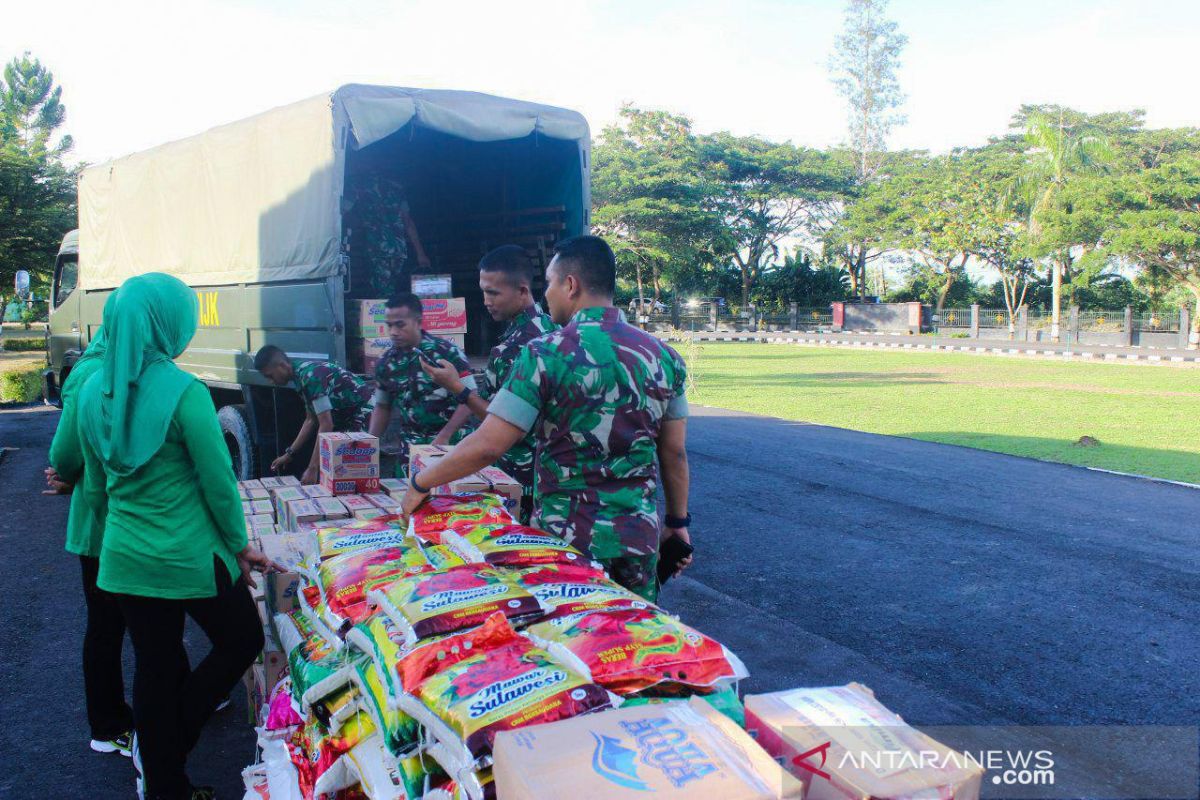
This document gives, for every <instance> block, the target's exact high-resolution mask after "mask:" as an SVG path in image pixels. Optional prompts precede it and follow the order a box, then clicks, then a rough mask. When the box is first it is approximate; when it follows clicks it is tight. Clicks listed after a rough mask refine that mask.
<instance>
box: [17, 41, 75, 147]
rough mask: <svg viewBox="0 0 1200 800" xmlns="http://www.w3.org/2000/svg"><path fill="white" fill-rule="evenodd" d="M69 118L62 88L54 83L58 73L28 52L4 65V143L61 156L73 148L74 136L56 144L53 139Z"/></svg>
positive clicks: (63, 138) (66, 137) (65, 137)
mask: <svg viewBox="0 0 1200 800" xmlns="http://www.w3.org/2000/svg"><path fill="white" fill-rule="evenodd" d="M66 117H67V109H66V107H65V106H64V105H63V104H62V87H61V86H55V85H54V75H53V73H51V72H50V70H48V69H46V68H45V67H44V66H42V63H41V62H40V61H38V60H37V59H36V58H30V57H29V53H28V52H26V53H25V54H24V55H22V56H21V57H20V58H14V59H13V60H12V61H10V62H9V63H8V64H7V65H6V66H5V67H4V81H3V82H2V83H0V120H2V123H0V143H3V144H5V145H8V144H15V145H16V147H17V148H18V149H20V150H22V151H24V152H26V153H30V154H31V155H41V154H49V155H50V156H52V157H54V158H57V157H61V156H62V155H63V154H65V153H66V152H67V151H69V150H70V149H71V145H72V141H71V137H70V136H64V137H62V139H60V140H59V141H58V143H57V144H55V145H54V146H53V147H51V146H50V139H51V137H52V136H53V135H54V131H55V130H57V129H58V128H59V127H60V126H61V125H62V124H63V122H64V121H65V120H66Z"/></svg>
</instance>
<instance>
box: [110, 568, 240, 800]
mask: <svg viewBox="0 0 1200 800" xmlns="http://www.w3.org/2000/svg"><path fill="white" fill-rule="evenodd" d="M213 568H214V571H215V572H216V574H217V587H216V589H217V594H216V595H215V596H214V597H205V598H202V599H197V600H167V599H163V598H159V597H141V596H136V595H128V594H123V595H118V598H119V600H120V603H121V610H122V611H123V612H124V613H125V623H126V625H128V626H129V638H130V639H131V640H132V641H133V652H134V656H135V659H136V662H137V665H136V669H135V672H134V676H133V716H134V721H135V722H136V726H137V732H138V749H139V751H140V753H141V757H142V768H143V771H144V776H145V781H146V796H147V797H153V798H164V800H174V799H175V798H181V797H182V798H186V797H189V796H190V793H191V782H190V781H189V780H188V777H187V772H186V770H185V764H186V762H187V756H188V753H190V752H191V750H192V748H193V747H195V746H196V741H197V740H198V739H199V738H200V731H201V729H203V727H204V723H205V722H207V721H208V718H209V717H210V716H211V715H212V713H213V709H215V708H216V707H217V704H218V703H220V702H221V701H222V700H224V699H225V698H226V697H227V696H228V695H229V692H230V691H231V690H232V689H233V687H234V685H235V684H236V683H237V682H238V680H240V679H241V677H242V675H243V674H245V672H246V669H247V668H248V667H249V666H250V664H251V663H252V662H253V661H254V659H255V658H256V657H257V656H258V654H259V652H260V651H261V650H262V648H263V630H262V623H261V622H260V621H259V618H258V609H257V607H256V606H255V604H254V598H252V597H251V596H250V590H249V589H248V588H247V587H246V585H245V583H243V582H242V581H241V580H239V581H238V582H236V583H233V582H232V581H231V580H230V577H229V573H228V570H226V569H225V565H224V564H223V563H222V562H221V561H219V560H217V559H214V564H213ZM185 616H188V617H191V618H192V619H193V620H195V621H196V624H197V625H199V626H200V629H201V630H203V631H204V633H205V635H206V636H208V639H209V641H210V642H211V643H212V650H210V651H209V653H208V655H207V656H205V658H204V660H203V661H201V662H200V663H199V664H198V665H197V666H196V668H195V669H188V667H187V666H186V665H187V653H186V651H185V650H184V646H183V624H184V617H185Z"/></svg>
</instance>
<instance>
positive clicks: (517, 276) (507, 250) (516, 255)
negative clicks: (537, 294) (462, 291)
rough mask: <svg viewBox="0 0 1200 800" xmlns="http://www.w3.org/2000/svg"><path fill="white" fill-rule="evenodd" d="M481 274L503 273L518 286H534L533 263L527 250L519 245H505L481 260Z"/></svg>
mask: <svg viewBox="0 0 1200 800" xmlns="http://www.w3.org/2000/svg"><path fill="white" fill-rule="evenodd" d="M479 271H480V272H503V273H504V275H505V276H507V278H508V279H509V280H510V281H511V282H512V283H513V284H514V285H516V286H521V285H524V286H532V285H533V262H532V261H530V259H529V254H528V253H526V252H525V248H524V247H521V246H520V245H518V244H505V245H501V246H500V247H497V248H496V249H495V250H492V251H491V252H490V253H488V254H487V255H486V256H484V257H483V258H481V259H479Z"/></svg>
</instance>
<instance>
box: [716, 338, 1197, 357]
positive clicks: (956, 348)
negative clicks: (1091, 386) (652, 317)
mask: <svg viewBox="0 0 1200 800" xmlns="http://www.w3.org/2000/svg"><path fill="white" fill-rule="evenodd" d="M692 339H693V340H694V341H697V342H756V343H760V344H799V345H815V346H818V347H873V348H881V349H889V350H928V351H931V352H950V353H953V352H959V353H971V354H975V355H978V354H983V355H1001V356H1016V355H1023V356H1031V357H1037V358H1060V359H1062V360H1063V361H1071V360H1073V359H1076V358H1082V359H1090V360H1091V359H1094V360H1098V361H1105V362H1134V363H1143V364H1200V355H1197V356H1192V357H1188V356H1175V355H1161V354H1153V353H1096V352H1092V351H1082V352H1074V351H1070V350H1067V351H1061V350H1040V349H1038V348H1035V347H992V346H982V345H949V344H921V343H917V342H864V341H857V340H848V339H814V338H807V337H796V336H717V335H706V336H695V335H693V337H692Z"/></svg>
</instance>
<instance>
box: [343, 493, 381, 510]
mask: <svg viewBox="0 0 1200 800" xmlns="http://www.w3.org/2000/svg"><path fill="white" fill-rule="evenodd" d="M338 500H340V501H341V502H342V505H343V506H345V507H346V510H347V511H349V512H350V513H351V514H353V513H354V512H355V511H360V510H362V509H364V508H378V506H376V505H375V504H374V503H372V502H371V501H370V500H368V499H367V498H365V497H363V496H362V495H361V494H344V495H341V496H339V497H338Z"/></svg>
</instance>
